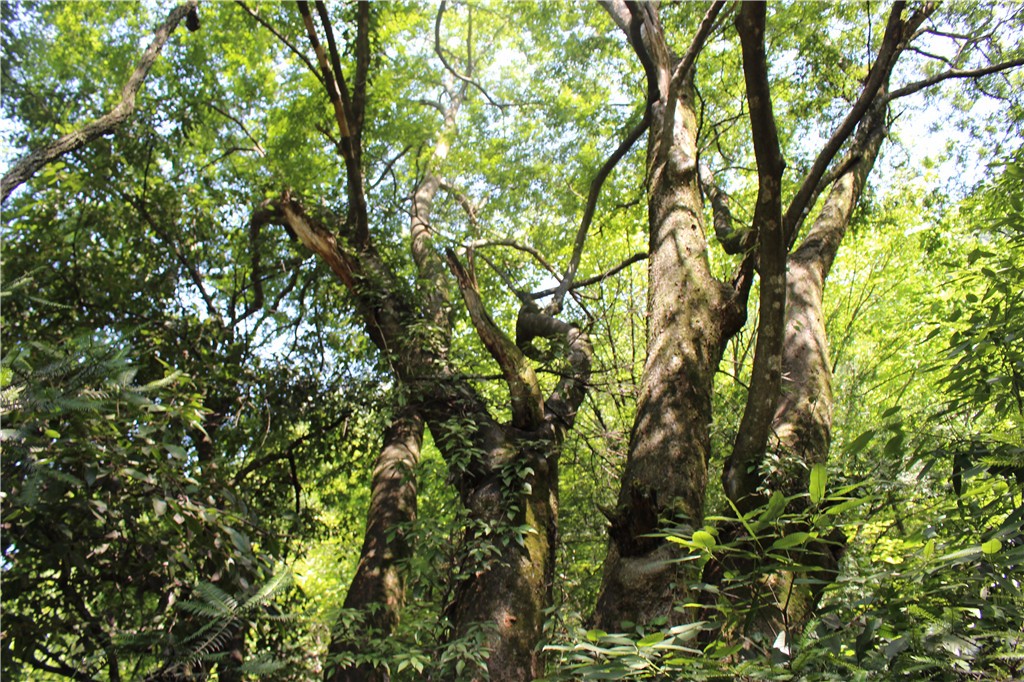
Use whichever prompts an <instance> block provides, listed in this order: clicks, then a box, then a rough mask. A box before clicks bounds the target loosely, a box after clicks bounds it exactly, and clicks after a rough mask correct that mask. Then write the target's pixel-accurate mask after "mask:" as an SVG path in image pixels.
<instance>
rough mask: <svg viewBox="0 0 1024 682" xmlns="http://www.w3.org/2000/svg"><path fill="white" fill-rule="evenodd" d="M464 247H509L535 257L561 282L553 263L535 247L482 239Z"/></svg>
mask: <svg viewBox="0 0 1024 682" xmlns="http://www.w3.org/2000/svg"><path fill="white" fill-rule="evenodd" d="M464 246H465V248H467V249H482V248H485V247H488V246H507V247H508V248H510V249H516V250H517V251H522V252H523V253H528V254H530V255H531V256H533V258H534V259H535V260H536V261H537V262H538V263H540V264H541V266H542V267H543V268H544V269H545V270H547V271H548V272H550V273H551V274H552V275H554V276H555V278H556V279H559V281H561V279H560V276H559V273H558V270H556V269H555V268H554V266H553V265H551V263H548V261H547V259H546V258H545V257H544V254H542V253H541V252H540V251H538V250H537V249H535V248H534V247H532V246H529V245H527V244H520V243H519V242H517V241H515V240H514V239H481V240H477V241H473V242H470V243H468V244H465V245H464ZM551 293H554V290H552V292H551Z"/></svg>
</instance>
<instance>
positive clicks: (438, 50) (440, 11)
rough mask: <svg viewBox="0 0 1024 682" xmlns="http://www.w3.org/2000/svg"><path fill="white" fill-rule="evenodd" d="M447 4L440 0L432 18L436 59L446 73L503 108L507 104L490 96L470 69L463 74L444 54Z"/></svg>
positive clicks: (444, 0) (494, 104)
mask: <svg viewBox="0 0 1024 682" xmlns="http://www.w3.org/2000/svg"><path fill="white" fill-rule="evenodd" d="M447 4H448V3H447V1H446V0H441V4H440V5H439V6H438V8H437V19H435V20H434V52H435V54H437V57H438V59H440V60H441V64H442V65H443V66H444V68H445V70H447V71H448V73H450V74H451V75H453V76H454V77H455V78H456V79H458V80H459V81H461V82H463V83H465V84H466V85H472V86H473V87H474V88H476V89H477V90H479V91H480V94H481V95H483V96H484V97H485V98H487V101H488V102H490V103H491V104H492V105H493V106H496V107H498V108H499V109H504V108H505V107H507V106H509V105H508V104H505V103H503V102H499V101H497V100H496V99H494V98H493V97H491V95H490V93H488V92H487V90H486V89H484V86H482V85H480V82H479V81H477V80H476V79H475V78H473V77H472V71H470V75H465V74H462V73H460V72H459V71H458V69H456V68H455V67H454V66H452V64H451V63H450V62H449V61H448V59H447V58H446V57H445V56H444V49H443V48H442V47H441V18H442V17H443V16H444V11H445V8H446V6H447ZM470 49H472V45H471V46H470ZM470 67H471V68H472V64H470Z"/></svg>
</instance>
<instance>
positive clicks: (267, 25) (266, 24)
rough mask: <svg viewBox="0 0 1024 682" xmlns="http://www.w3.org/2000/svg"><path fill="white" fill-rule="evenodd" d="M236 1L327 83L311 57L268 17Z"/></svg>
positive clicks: (318, 78) (322, 81)
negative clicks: (265, 17)
mask: <svg viewBox="0 0 1024 682" xmlns="http://www.w3.org/2000/svg"><path fill="white" fill-rule="evenodd" d="M235 2H236V3H237V4H238V6H239V7H241V8H242V9H244V10H245V12H246V13H247V14H248V15H249V16H250V17H252V18H253V19H255V20H256V23H258V24H259V25H260V26H262V27H263V28H265V29H267V30H268V31H270V32H271V33H272V34H273V35H274V37H276V38H277V39H278V40H280V41H281V43H282V44H284V46H285V47H287V48H288V49H289V50H291V51H292V54H294V55H295V56H296V57H298V58H299V59H300V60H302V63H303V64H305V65H306V68H307V69H309V71H310V73H312V74H313V75H314V76H315V77H316V79H317V80H318V81H320V84H321V85H325V83H324V77H323V76H321V75H320V72H319V71H317V68H316V66H315V65H314V64H313V62H311V61H309V57H307V56H306V55H304V54H302V51H301V50H299V48H297V47H295V45H293V44H292V42H291V41H290V40H288V39H287V38H285V37H284V36H283V35H281V32H280V31H278V30H277V29H276V28H274V27H273V26H271V25H270V23H269V22H268V21H267V20H266V19H264V18H263V17H261V16H260V13H259V12H257V11H256V10H254V9H252V8H251V7H249V6H248V5H246V4H245V2H244V1H243V0H235Z"/></svg>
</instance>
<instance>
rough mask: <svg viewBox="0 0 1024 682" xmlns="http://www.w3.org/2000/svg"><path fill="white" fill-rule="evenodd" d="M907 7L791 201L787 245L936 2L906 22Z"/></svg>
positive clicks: (889, 27)
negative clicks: (904, 47)
mask: <svg viewBox="0 0 1024 682" xmlns="http://www.w3.org/2000/svg"><path fill="white" fill-rule="evenodd" d="M905 6H906V2H904V1H903V0H899V1H898V2H896V3H894V4H893V7H892V10H891V11H890V13H889V19H888V22H887V23H886V27H885V34H884V35H883V37H882V46H881V47H880V48H879V50H878V57H877V58H876V59H875V63H874V65H873V66H872V67H871V71H870V72H869V73H868V77H867V80H866V81H865V83H864V88H863V90H861V93H860V96H859V97H858V98H857V101H856V102H854V105H853V107H852V108H851V109H850V111H849V113H847V115H846V118H844V119H843V121H842V123H840V124H839V127H838V128H836V129H835V131H834V132H833V133H832V136H831V137H830V138H829V140H828V142H826V143H825V146H824V147H823V148H822V149H821V151H820V152H819V153H818V157H817V158H816V159H815V160H814V164H813V165H812V166H811V170H810V171H808V173H807V175H806V176H805V177H804V181H803V183H802V184H801V185H800V189H799V190H797V193H796V195H795V196H794V197H793V200H792V202H790V204H789V208H788V209H787V210H786V215H785V216H784V217H783V221H782V222H783V226H784V227H783V229H784V231H785V235H786V246H787V247H792V245H793V242H794V241H795V240H796V236H797V233H798V232H799V231H800V225H801V224H802V223H803V221H804V218H805V217H806V216H807V213H808V211H809V210H810V208H811V205H812V203H813V201H814V199H815V198H816V195H815V194H814V191H815V189H817V188H818V185H819V181H820V180H821V178H822V176H824V175H825V171H827V170H828V167H829V165H830V164H831V163H832V159H833V158H835V155H836V154H838V153H839V150H840V148H842V146H843V144H844V143H845V142H846V141H847V140H848V139H849V137H850V135H851V134H853V131H854V130H855V129H856V127H857V124H858V123H859V122H860V120H861V119H862V118H863V117H864V115H865V114H866V113H867V111H868V109H869V108H870V106H871V104H872V102H873V101H874V100H875V99H876V98H877V96H878V91H879V88H881V87H882V86H883V85H884V84H885V82H886V81H887V80H888V78H889V74H890V73H891V72H892V67H893V65H894V64H895V62H896V57H897V56H898V54H899V51H900V49H901V46H902V44H903V41H904V39H905V38H906V37H907V35H906V34H907V32H908V30H909V32H910V33H912V32H913V31H914V30H916V29H917V27H918V26H920V24H921V23H922V22H923V21H924V20H925V19H926V18H927V17H928V16H929V15H930V14H931V13H932V12H933V11H934V9H935V7H934V5H932V4H927V5H926V6H925V7H924V9H922V10H920V11H918V12H915V13H914V15H913V16H912V17H911V18H910V19H909V20H908V21H907V22H906V23H904V22H903V20H902V15H903V9H904V7H905Z"/></svg>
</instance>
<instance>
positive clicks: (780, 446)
mask: <svg viewBox="0 0 1024 682" xmlns="http://www.w3.org/2000/svg"><path fill="white" fill-rule="evenodd" d="M886 132H887V130H886V127H885V107H884V105H882V106H876V107H875V108H873V109H872V111H871V112H869V114H868V115H867V116H866V117H865V119H864V120H863V121H862V123H861V126H860V129H859V131H858V135H857V138H856V139H855V141H854V144H853V146H852V147H851V149H850V151H849V154H850V156H851V158H854V159H855V161H854V162H852V163H851V164H849V165H848V170H846V171H845V172H844V173H842V174H841V175H840V176H839V178H838V179H837V180H836V182H835V184H834V185H833V186H832V189H831V191H830V192H829V194H828V196H827V198H826V199H825V202H824V205H823V207H822V209H821V212H820V213H819V214H818V217H817V218H816V219H815V221H814V223H813V225H812V227H811V229H810V231H809V233H808V234H807V236H806V237H805V238H804V240H803V242H802V243H801V244H800V246H799V248H797V249H796V250H795V251H794V252H793V253H792V254H791V255H790V257H789V259H788V262H789V267H788V270H789V271H788V274H787V277H786V296H787V306H786V316H785V334H784V344H783V352H782V371H783V377H784V385H783V388H782V391H781V393H780V394H779V397H778V400H777V401H776V403H775V411H774V417H773V420H772V437H771V439H770V442H769V449H770V450H771V451H773V452H775V453H776V454H777V455H778V456H779V461H781V462H782V466H781V467H780V468H779V469H778V470H777V471H776V472H774V474H773V475H770V476H765V474H764V472H763V471H760V470H757V471H755V472H754V475H753V477H754V485H756V486H757V487H761V488H763V489H765V490H767V491H769V493H770V492H771V491H780V492H782V493H783V494H784V495H786V496H793V495H799V494H800V493H806V492H807V490H808V481H809V471H810V469H811V467H812V466H814V465H815V464H822V463H824V462H825V460H826V459H827V457H828V452H829V448H830V445H831V429H832V365H831V362H830V360H829V352H828V339H827V337H826V335H825V324H824V314H823V297H824V287H825V281H826V278H827V277H828V273H829V271H830V269H831V267H832V263H833V261H834V260H835V256H836V253H837V251H838V249H839V245H840V243H841V241H842V239H843V236H844V235H845V233H846V229H847V227H848V225H849V223H850V219H851V217H852V215H853V211H854V208H855V207H856V205H857V202H858V200H859V198H860V196H861V193H862V192H863V188H864V184H865V181H866V178H867V176H868V173H869V172H870V171H871V168H872V166H873V165H874V162H875V159H876V158H877V155H878V150H879V147H880V146H881V143H882V141H883V140H884V139H885V135H886ZM801 509H803V510H807V509H808V506H807V504H806V502H803V501H800V500H794V501H793V502H791V503H790V508H789V511H790V512H793V511H799V510H801ZM810 530H813V529H812V528H809V527H808V526H807V524H805V523H803V522H800V523H796V524H788V525H787V526H786V527H785V528H783V529H782V531H781V533H782V534H788V533H792V532H798V531H804V532H806V531H810ZM720 539H721V540H723V541H725V542H734V541H735V542H737V543H739V544H741V545H748V548H749V549H750V550H751V551H753V552H754V553H755V554H757V553H759V552H760V551H762V549H761V548H762V547H763V546H765V543H767V544H768V545H770V544H771V542H772V538H770V537H769V538H761V542H760V544H758V543H757V542H751V539H750V538H745V536H744V534H743V529H742V527H740V526H739V524H735V525H731V526H728V527H726V528H723V537H722V538H720ZM844 543H845V538H844V537H843V535H842V533H841V532H840V531H838V529H835V530H833V531H832V532H831V533H829V534H827V535H826V536H825V537H822V538H819V539H816V540H812V541H810V542H808V543H807V544H805V545H803V546H799V547H795V548H792V549H790V550H787V552H788V555H789V559H790V561H791V562H792V563H793V565H794V566H800V567H801V568H800V569H799V570H777V571H774V572H769V573H764V572H763V571H762V570H761V569H759V567H758V564H757V563H756V562H755V561H751V560H749V559H742V560H737V561H725V562H724V564H725V565H723V564H718V563H717V562H712V563H709V564H708V566H707V570H706V573H705V579H706V580H707V581H709V582H712V583H715V584H718V585H719V587H720V589H721V594H722V595H723V596H724V597H725V598H726V599H727V600H728V601H729V603H730V604H731V607H732V609H734V610H735V611H736V614H735V615H734V618H733V622H734V623H740V624H739V625H735V626H730V627H728V628H727V629H726V631H724V632H722V633H721V636H722V639H723V640H725V641H738V642H742V643H743V644H744V648H746V649H761V650H762V653H765V652H766V651H767V650H768V649H769V648H770V647H772V646H773V644H774V643H776V642H779V645H780V647H781V648H782V649H783V650H784V651H788V646H789V643H790V642H791V641H792V638H793V637H794V636H796V635H798V634H799V633H800V632H801V631H802V629H803V628H804V626H805V625H806V624H807V622H808V620H810V618H811V616H812V615H813V614H814V610H815V609H816V607H817V604H818V601H819V600H820V599H821V595H822V593H823V592H824V589H825V587H826V586H827V585H828V584H830V583H831V582H833V581H834V580H835V577H836V575H837V574H838V569H839V560H840V558H841V557H842V554H843V553H844V550H845V547H844ZM726 567H727V568H728V570H729V572H731V573H732V574H733V575H735V576H736V578H735V579H734V580H725V579H724V578H723V576H724V574H725V572H726V571H725V569H726ZM780 633H781V634H782V639H779V637H780Z"/></svg>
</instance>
